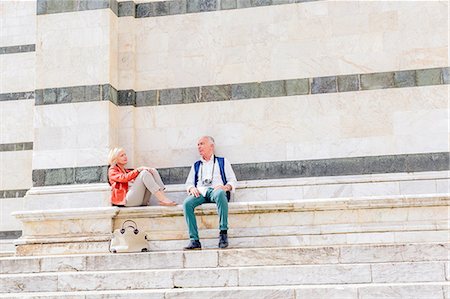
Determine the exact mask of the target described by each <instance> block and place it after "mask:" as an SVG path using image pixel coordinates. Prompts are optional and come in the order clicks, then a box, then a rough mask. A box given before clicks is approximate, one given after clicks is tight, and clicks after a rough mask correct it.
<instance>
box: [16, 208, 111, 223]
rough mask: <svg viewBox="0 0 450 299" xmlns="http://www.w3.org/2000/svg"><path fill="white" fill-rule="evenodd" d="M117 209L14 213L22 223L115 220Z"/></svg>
mask: <svg viewBox="0 0 450 299" xmlns="http://www.w3.org/2000/svg"><path fill="white" fill-rule="evenodd" d="M118 211H119V208H117V207H100V208H82V209H61V210H37V211H19V212H14V213H12V215H13V216H15V217H16V218H17V219H20V220H22V221H42V220H72V219H74V220H82V219H100V218H113V217H114V216H115V215H117V213H118Z"/></svg>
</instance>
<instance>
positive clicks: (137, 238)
mask: <svg viewBox="0 0 450 299" xmlns="http://www.w3.org/2000/svg"><path fill="white" fill-rule="evenodd" d="M149 250H150V248H149V246H148V242H147V234H146V233H145V232H141V231H139V229H138V227H137V224H136V222H134V221H133V220H125V221H124V222H123V223H122V227H121V228H120V229H115V230H114V232H113V234H112V238H111V244H110V246H109V251H111V252H112V253H118V252H147V251H149Z"/></svg>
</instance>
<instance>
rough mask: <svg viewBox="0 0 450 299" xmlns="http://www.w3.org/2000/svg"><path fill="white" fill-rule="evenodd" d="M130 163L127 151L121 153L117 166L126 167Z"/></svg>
mask: <svg viewBox="0 0 450 299" xmlns="http://www.w3.org/2000/svg"><path fill="white" fill-rule="evenodd" d="M127 162H128V157H127V154H126V153H125V151H121V152H120V153H119V156H118V157H117V164H119V165H125V164H127Z"/></svg>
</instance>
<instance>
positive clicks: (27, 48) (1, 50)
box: [0, 44, 36, 55]
mask: <svg viewBox="0 0 450 299" xmlns="http://www.w3.org/2000/svg"><path fill="white" fill-rule="evenodd" d="M35 50H36V46H35V44H30V45H19V46H7V47H0V55H1V54H14V53H25V52H34V51H35Z"/></svg>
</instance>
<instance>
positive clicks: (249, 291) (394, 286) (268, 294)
mask: <svg viewBox="0 0 450 299" xmlns="http://www.w3.org/2000/svg"><path fill="white" fill-rule="evenodd" d="M445 290H450V286H449V284H448V283H445V282H444V283H370V284H345V285H343V284H328V285H322V286H318V285H296V286H286V285H283V286H258V287H216V288H214V289H212V288H191V289H189V288H188V289H158V290H155V289H140V290H113V291H106V290H101V291H100V290H98V291H71V292H40V293H39V294H36V293H33V292H23V293H20V294H18V293H15V294H14V293H10V294H8V295H6V296H7V298H23V297H25V296H26V297H27V298H29V297H31V298H43V297H44V296H45V297H51V298H66V296H67V298H72V299H85V298H91V297H94V298H111V297H112V298H160V299H175V298H204V299H207V298H220V297H224V298H346V299H369V298H382V297H383V298H393V297H401V298H446V297H445V296H446V295H445V294H447V293H445ZM447 292H448V291H447ZM358 294H361V295H358ZM374 294H375V295H374ZM386 296H387V297H386ZM2 297H3V296H1V295H0V298H2Z"/></svg>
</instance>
